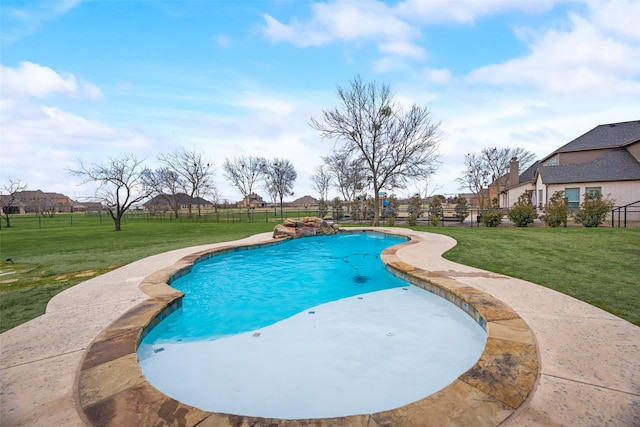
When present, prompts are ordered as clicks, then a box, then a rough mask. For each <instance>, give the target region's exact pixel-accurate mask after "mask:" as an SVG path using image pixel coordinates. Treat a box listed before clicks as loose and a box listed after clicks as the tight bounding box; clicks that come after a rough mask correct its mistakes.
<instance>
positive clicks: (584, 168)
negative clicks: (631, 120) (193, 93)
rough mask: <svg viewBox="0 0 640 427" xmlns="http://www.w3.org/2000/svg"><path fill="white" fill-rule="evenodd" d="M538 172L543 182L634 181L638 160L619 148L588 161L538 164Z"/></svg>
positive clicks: (638, 175)
mask: <svg viewBox="0 0 640 427" xmlns="http://www.w3.org/2000/svg"><path fill="white" fill-rule="evenodd" d="M598 127H599V126H598ZM596 129H597V128H596ZM638 129H640V125H639V128H638ZM538 172H539V173H540V176H541V177H542V181H543V182H544V183H545V184H562V183H571V182H598V181H634V180H640V162H638V161H637V160H636V159H635V158H634V157H633V156H632V155H631V154H630V153H629V152H628V151H627V150H626V149H624V148H619V149H615V150H612V151H610V152H608V153H607V154H605V155H603V156H601V157H599V158H597V159H596V160H594V161H592V162H589V163H580V164H574V165H557V166H539V167H538Z"/></svg>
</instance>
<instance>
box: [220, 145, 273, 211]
mask: <svg viewBox="0 0 640 427" xmlns="http://www.w3.org/2000/svg"><path fill="white" fill-rule="evenodd" d="M266 164H267V161H266V160H265V159H264V158H262V157H254V156H240V157H236V158H235V159H233V160H229V159H226V160H225V161H224V166H223V169H224V176H225V177H226V178H227V179H228V180H229V182H230V183H231V184H232V185H233V186H234V187H236V188H237V189H238V191H240V194H242V196H243V197H244V198H245V200H246V201H247V214H250V212H251V211H250V209H251V206H250V201H249V196H250V195H252V194H253V192H254V190H255V187H256V185H257V184H258V182H259V181H260V180H261V179H262V176H263V173H264V167H265V165H266Z"/></svg>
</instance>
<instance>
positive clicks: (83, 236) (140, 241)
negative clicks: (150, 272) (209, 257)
mask: <svg viewBox="0 0 640 427" xmlns="http://www.w3.org/2000/svg"><path fill="white" fill-rule="evenodd" d="M74 221H75V222H74V224H80V223H81V221H78V220H74ZM16 222H17V221H16ZM273 227H274V224H273V223H267V222H252V223H248V222H246V223H240V222H229V223H222V222H221V223H215V222H210V223H197V222H170V221H164V222H153V221H151V222H149V221H137V222H129V223H126V224H124V225H123V229H122V231H119V232H115V231H113V229H114V227H113V223H112V222H111V223H110V222H109V221H103V225H100V224H98V225H96V224H95V223H94V222H91V223H89V222H87V223H86V224H81V225H74V226H72V227H70V226H68V225H67V226H65V227H57V228H55V227H47V228H42V229H37V228H28V229H26V228H20V227H19V224H17V225H15V226H12V227H11V228H5V227H3V228H2V230H1V231H0V260H2V262H0V331H2V332H4V331H6V330H8V329H11V328H13V327H15V326H17V325H19V324H21V323H24V322H26V321H28V320H30V319H33V318H34V317H37V316H39V315H41V314H43V313H44V311H45V308H46V304H47V302H48V301H49V300H50V299H51V297H53V296H54V295H55V294H57V293H58V292H61V291H63V290H65V289H67V288H69V287H71V286H73V285H76V284H78V283H80V282H82V281H84V280H87V279H88V278H91V277H93V276H96V275H99V274H103V273H106V272H108V271H111V270H113V269H115V268H118V267H121V266H123V265H126V264H128V263H130V262H133V261H135V260H138V259H141V258H145V257H147V256H150V255H154V254H157V253H161V252H165V251H168V250H172V249H179V248H184V247H188V246H195V245H201V244H207V243H216V242H223V241H230V240H236V239H241V238H244V237H247V236H251V235H253V234H257V233H262V232H265V231H272V230H273ZM8 258H10V259H11V260H12V261H13V263H11V262H7V261H6V260H7V259H8Z"/></svg>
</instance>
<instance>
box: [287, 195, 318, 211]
mask: <svg viewBox="0 0 640 427" xmlns="http://www.w3.org/2000/svg"><path fill="white" fill-rule="evenodd" d="M289 205H290V206H292V207H294V208H308V207H311V206H318V200H316V199H315V198H313V197H311V196H303V197H300V198H299V199H296V200H294V201H293V202H291V203H290V204H289Z"/></svg>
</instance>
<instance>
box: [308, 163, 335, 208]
mask: <svg viewBox="0 0 640 427" xmlns="http://www.w3.org/2000/svg"><path fill="white" fill-rule="evenodd" d="M332 181H333V177H332V176H331V173H330V172H329V168H328V167H326V166H325V165H320V166H316V168H315V170H314V173H313V175H311V188H313V189H314V190H316V191H317V192H318V194H319V195H320V199H321V200H327V197H329V187H330V186H331V182H332Z"/></svg>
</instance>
